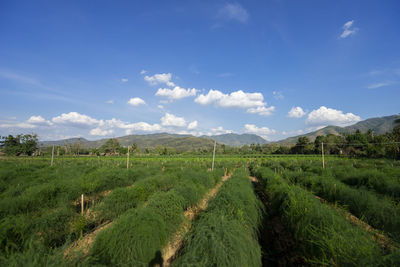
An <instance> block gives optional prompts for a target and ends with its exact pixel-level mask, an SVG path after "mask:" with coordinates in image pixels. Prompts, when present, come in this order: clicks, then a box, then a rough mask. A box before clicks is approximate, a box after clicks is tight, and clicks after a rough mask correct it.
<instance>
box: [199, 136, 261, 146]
mask: <svg viewBox="0 0 400 267" xmlns="http://www.w3.org/2000/svg"><path fill="white" fill-rule="evenodd" d="M202 137H206V138H210V139H212V140H215V141H217V142H218V143H220V144H225V145H228V146H243V145H245V144H247V145H250V144H260V145H263V144H266V143H268V142H267V141H266V140H265V139H264V138H262V137H260V136H258V135H255V134H235V133H230V134H221V135H212V136H202Z"/></svg>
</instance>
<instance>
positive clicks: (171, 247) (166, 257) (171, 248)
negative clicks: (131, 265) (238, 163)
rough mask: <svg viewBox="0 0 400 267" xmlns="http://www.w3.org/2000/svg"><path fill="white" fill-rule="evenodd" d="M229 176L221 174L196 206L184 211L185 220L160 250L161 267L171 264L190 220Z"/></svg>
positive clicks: (203, 207)
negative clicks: (220, 177) (218, 179)
mask: <svg viewBox="0 0 400 267" xmlns="http://www.w3.org/2000/svg"><path fill="white" fill-rule="evenodd" d="M230 177H231V175H226V176H223V177H222V179H221V182H219V183H218V184H217V185H216V186H214V188H212V189H211V190H210V191H208V192H207V193H206V195H205V196H204V198H203V199H202V200H201V201H200V202H199V203H198V204H197V205H196V206H194V207H192V208H189V209H187V210H186V211H185V212H184V216H185V222H184V223H183V225H182V226H181V227H180V229H179V230H178V231H177V232H176V234H175V235H174V237H173V238H172V239H171V240H170V242H168V244H167V246H166V247H165V248H163V250H162V258H163V265H162V266H163V267H169V266H171V263H172V261H173V260H174V258H175V256H176V253H177V251H178V250H179V249H180V248H181V246H182V241H183V238H184V236H185V235H186V233H187V232H188V231H189V230H190V227H191V222H192V221H193V219H194V217H195V216H196V215H198V214H199V213H200V212H202V211H204V210H205V209H206V208H207V205H208V202H209V201H210V200H211V199H212V198H213V197H214V196H215V195H216V194H217V193H218V191H219V189H220V188H221V186H222V185H223V184H224V183H225V182H226V181H227V180H228V179H229V178H230Z"/></svg>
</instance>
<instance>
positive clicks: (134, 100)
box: [128, 97, 146, 107]
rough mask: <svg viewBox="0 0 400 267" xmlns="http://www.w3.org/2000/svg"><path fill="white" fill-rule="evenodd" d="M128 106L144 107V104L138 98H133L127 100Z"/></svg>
mask: <svg viewBox="0 0 400 267" xmlns="http://www.w3.org/2000/svg"><path fill="white" fill-rule="evenodd" d="M128 104H129V105H131V106H134V107H136V106H139V105H144V104H146V102H144V100H143V99H141V98H139V97H133V98H131V99H129V101H128Z"/></svg>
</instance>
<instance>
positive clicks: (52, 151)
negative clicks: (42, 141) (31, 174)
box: [50, 145, 54, 166]
mask: <svg viewBox="0 0 400 267" xmlns="http://www.w3.org/2000/svg"><path fill="white" fill-rule="evenodd" d="M53 161H54V145H53V148H52V149H51V163H50V166H53Z"/></svg>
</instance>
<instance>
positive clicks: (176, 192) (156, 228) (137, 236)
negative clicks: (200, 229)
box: [84, 169, 223, 266]
mask: <svg viewBox="0 0 400 267" xmlns="http://www.w3.org/2000/svg"><path fill="white" fill-rule="evenodd" d="M222 175H223V170H222V169H219V170H218V171H215V172H213V173H212V174H210V173H206V172H204V171H203V172H199V171H198V170H196V171H195V170H193V171H191V172H186V173H184V174H183V176H182V177H181V179H180V180H181V181H180V183H178V184H177V185H176V186H174V187H173V188H172V189H171V190H169V191H164V192H158V193H155V194H153V195H151V197H150V198H149V199H148V201H147V204H146V205H144V206H141V207H138V208H137V209H130V210H128V211H127V212H125V213H124V214H122V215H121V216H120V217H119V218H118V219H117V220H116V221H115V222H114V223H113V225H112V226H111V227H109V228H107V229H106V230H104V231H103V232H101V233H100V234H99V235H98V237H97V238H96V240H95V243H94V245H93V247H92V249H91V251H90V256H89V258H88V259H87V260H86V262H85V263H84V264H89V265H93V264H103V265H113V266H121V265H124V266H125V265H127V266H147V265H149V263H150V262H152V261H153V262H154V261H157V260H159V258H160V255H161V250H162V248H163V247H164V246H165V245H166V244H167V242H168V240H169V239H170V238H171V237H172V236H173V234H174V233H175V232H176V231H177V229H178V227H179V226H180V225H181V224H182V223H183V221H184V216H183V214H184V210H185V209H186V208H188V207H190V206H193V205H195V204H196V203H197V202H198V201H199V200H200V199H201V198H202V196H203V195H204V194H205V192H206V191H207V190H208V189H210V188H211V187H212V186H214V185H215V183H216V182H217V181H218V180H219V178H220V177H221V176H222Z"/></svg>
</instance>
